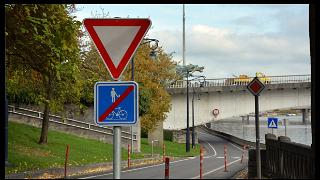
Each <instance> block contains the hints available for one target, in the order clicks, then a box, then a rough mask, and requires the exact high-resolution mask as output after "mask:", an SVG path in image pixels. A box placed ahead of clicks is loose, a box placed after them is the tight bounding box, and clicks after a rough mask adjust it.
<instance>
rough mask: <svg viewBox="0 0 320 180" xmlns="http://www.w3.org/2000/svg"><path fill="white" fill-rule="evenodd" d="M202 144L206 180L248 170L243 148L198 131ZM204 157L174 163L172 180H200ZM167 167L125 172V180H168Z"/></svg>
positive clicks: (109, 175)
mask: <svg viewBox="0 0 320 180" xmlns="http://www.w3.org/2000/svg"><path fill="white" fill-rule="evenodd" d="M197 132H198V135H199V142H200V143H201V144H202V145H203V146H204V148H205V155H204V159H203V178H205V179H214V178H224V179H228V178H231V177H233V176H234V175H235V173H237V172H238V171H240V170H242V169H243V168H245V167H246V166H247V162H248V160H247V157H248V153H247V151H245V157H246V158H245V159H244V161H243V163H241V162H240V161H241V156H242V152H243V147H239V146H237V145H235V144H232V143H230V142H228V141H226V140H224V139H222V138H220V137H217V136H214V135H211V134H208V133H206V132H205V131H203V130H201V129H197ZM224 145H227V164H228V166H227V171H226V172H225V168H224ZM199 172H200V157H199V156H197V157H190V158H185V159H182V160H177V161H173V162H170V177H169V178H170V179H199V178H200V176H199ZM164 173H165V166H164V163H162V164H158V165H152V166H146V167H140V168H132V169H129V170H124V171H122V172H121V178H124V179H164ZM112 178H113V173H112V171H111V172H109V173H100V174H96V175H90V176H82V177H81V178H80V179H112Z"/></svg>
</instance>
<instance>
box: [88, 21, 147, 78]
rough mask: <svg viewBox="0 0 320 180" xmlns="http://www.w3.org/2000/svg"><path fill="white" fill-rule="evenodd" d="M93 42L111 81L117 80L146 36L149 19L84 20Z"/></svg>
mask: <svg viewBox="0 0 320 180" xmlns="http://www.w3.org/2000/svg"><path fill="white" fill-rule="evenodd" d="M83 24H84V26H85V28H86V29H87V31H88V33H89V35H90V37H91V39H92V40H93V42H94V44H95V46H96V48H97V50H98V52H99V53H100V56H101V57H102V59H103V62H104V64H105V65H106V67H107V69H108V71H109V72H110V75H111V76H112V78H113V79H116V80H117V79H119V78H120V76H121V74H122V72H123V71H124V69H125V67H126V66H127V65H128V62H129V60H130V59H131V58H132V56H133V54H134V52H135V51H136V50H137V48H138V46H139V44H140V42H141V41H142V39H143V38H144V36H145V35H146V33H147V31H148V29H149V27H150V25H151V21H150V19H120V18H112V19H84V20H83Z"/></svg>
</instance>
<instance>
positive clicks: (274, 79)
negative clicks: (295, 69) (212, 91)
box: [168, 74, 311, 88]
mask: <svg viewBox="0 0 320 180" xmlns="http://www.w3.org/2000/svg"><path fill="white" fill-rule="evenodd" d="M253 78H254V77H248V78H245V79H241V78H218V79H206V80H205V83H204V87H214V86H242V85H248V84H249V83H250V82H251V80H252V79H253ZM240 79H241V80H240ZM260 80H261V81H262V82H263V83H265V84H285V83H302V82H311V75H310V74H305V75H285V76H267V77H263V78H260ZM189 83H190V84H189V87H200V82H199V81H197V80H189ZM186 87H187V81H186V80H177V81H176V82H175V83H174V84H172V85H170V86H169V87H168V88H186Z"/></svg>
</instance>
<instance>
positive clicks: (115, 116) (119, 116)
mask: <svg viewBox="0 0 320 180" xmlns="http://www.w3.org/2000/svg"><path fill="white" fill-rule="evenodd" d="M110 96H111V102H113V103H114V102H115V100H116V97H118V98H119V97H120V95H118V94H117V92H116V91H115V89H114V88H112V90H111V92H110ZM127 117H128V112H127V111H125V110H123V109H121V107H117V108H115V109H114V111H112V112H111V113H110V114H109V115H108V116H107V118H106V119H107V120H126V119H127Z"/></svg>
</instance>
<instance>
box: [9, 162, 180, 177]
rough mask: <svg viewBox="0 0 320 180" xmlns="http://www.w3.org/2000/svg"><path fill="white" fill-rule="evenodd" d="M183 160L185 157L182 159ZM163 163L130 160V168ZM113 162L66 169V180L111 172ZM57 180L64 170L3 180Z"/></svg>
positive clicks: (28, 174) (26, 174)
mask: <svg viewBox="0 0 320 180" xmlns="http://www.w3.org/2000/svg"><path fill="white" fill-rule="evenodd" d="M184 158H185V157H184ZM184 158H180V157H177V158H176V157H170V160H177V159H184ZM127 163H128V162H127V161H126V160H125V161H121V168H122V170H126V169H128V167H127ZM161 163H163V159H162V157H155V158H144V159H135V160H131V168H133V167H141V166H146V165H152V164H161ZM112 166H113V162H107V163H97V164H89V165H83V166H73V167H71V166H70V167H68V168H67V178H74V177H75V176H83V175H89V174H94V173H99V172H106V171H111V170H112ZM25 178H27V179H57V178H59V179H60V178H64V168H50V169H42V170H38V171H26V172H22V173H17V174H10V175H6V176H5V179H25Z"/></svg>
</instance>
